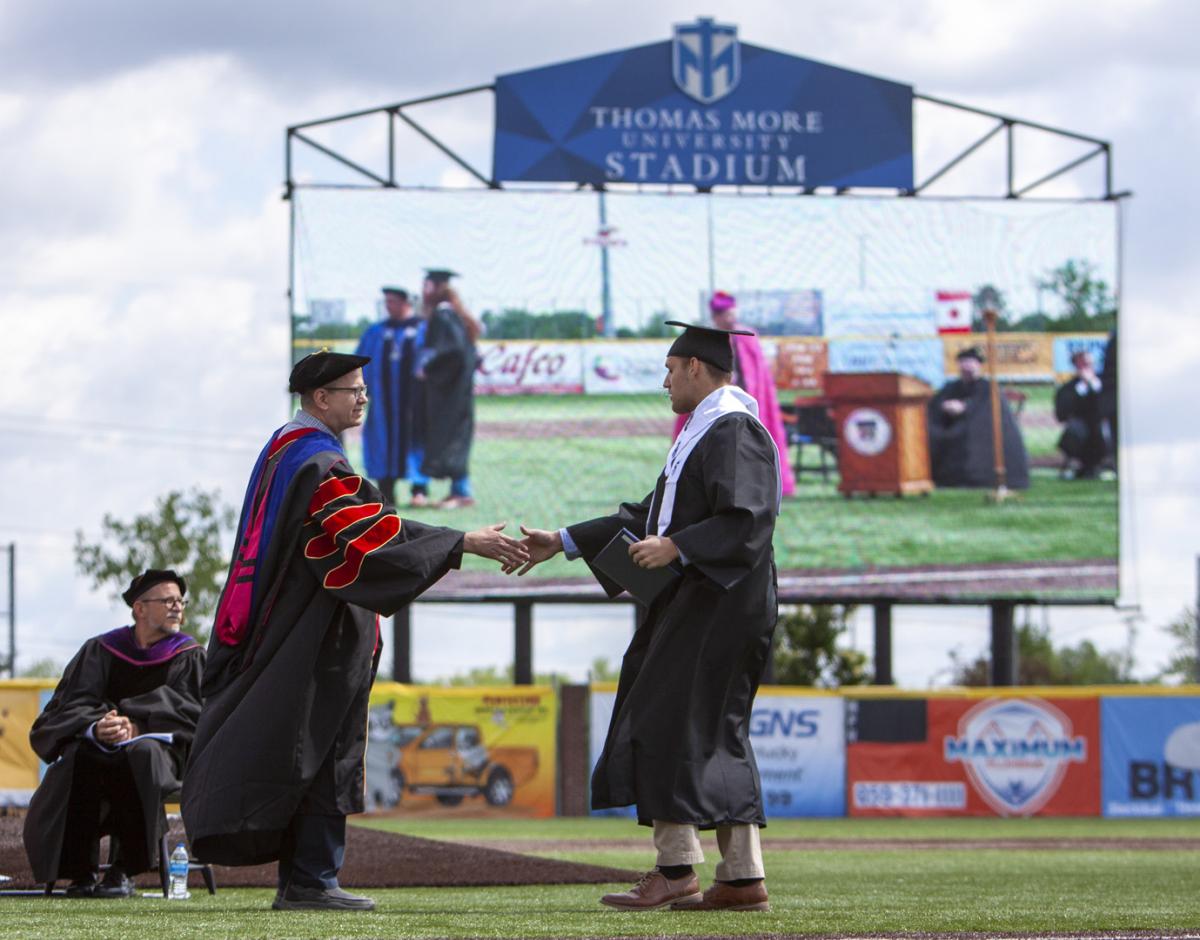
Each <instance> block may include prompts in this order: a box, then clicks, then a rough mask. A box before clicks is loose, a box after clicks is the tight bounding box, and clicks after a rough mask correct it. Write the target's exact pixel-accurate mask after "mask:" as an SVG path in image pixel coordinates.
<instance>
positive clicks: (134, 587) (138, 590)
mask: <svg viewBox="0 0 1200 940" xmlns="http://www.w3.org/2000/svg"><path fill="white" fill-rule="evenodd" d="M167 581H174V582H175V583H176V584H178V585H179V593H180V594H186V593H187V582H186V581H184V580H183V578H181V577H180V576H179V575H177V574H176V573H175V572H174V571H172V570H171V569H170V568H147V569H146V570H145V571H143V572H142V573H141V574H139V575H138V576H137V577H136V578H134V579H133V580H132V581H130V582H129V588H128V590H126V591H125V593H124V594H122V595H121V597H122V599H123V600H124V601H125V603H126V604H128V605H129V606H130V607H132V606H133V602H134V601H136V600H137V599H138V598H139V597H141V596H142V595H143V594H145V593H146V592H147V591H148V590H150V589H151V588H152V587H154V586H155V585H156V584H163V583H165V582H167Z"/></svg>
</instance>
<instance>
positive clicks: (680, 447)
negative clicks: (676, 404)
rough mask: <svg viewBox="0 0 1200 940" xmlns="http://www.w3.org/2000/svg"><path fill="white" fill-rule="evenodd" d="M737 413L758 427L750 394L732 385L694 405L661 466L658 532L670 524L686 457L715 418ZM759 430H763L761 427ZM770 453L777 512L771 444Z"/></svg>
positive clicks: (780, 487) (778, 483) (779, 482)
mask: <svg viewBox="0 0 1200 940" xmlns="http://www.w3.org/2000/svg"><path fill="white" fill-rule="evenodd" d="M737 412H741V413H742V414H748V415H750V417H751V418H753V419H754V420H755V421H758V423H759V425H760V426H762V422H761V421H759V418H758V402H757V401H755V400H754V397H753V396H752V395H748V394H747V393H746V392H744V391H742V390H741V389H740V388H738V387H737V386H736V385H722V386H721V387H720V388H718V389H717V390H716V391H714V392H712V393H710V394H709V395H708V396H707V397H706V398H705V399H704V400H703V401H702V402H700V404H698V405H697V406H696V410H695V411H693V412H692V413H691V415H690V416H689V417H688V419H687V422H686V423H685V424H684V426H683V430H682V431H680V432H679V437H677V438H675V443H674V444H672V445H671V450H670V451H669V452H668V453H667V463H666V466H665V467H664V468H663V474H664V475H665V477H666V479H665V481H664V482H663V495H662V506H661V507H660V508H659V510H658V526H657V529H658V534H659V535H662V534H663V533H665V532H666V531H667V527H668V526H669V525H670V524H671V515H672V514H673V512H674V510H675V487H676V484H678V482H679V475H680V473H682V472H683V465H684V464H685V463H687V459H688V457H690V456H691V453H692V451H693V450H694V449H695V447H696V445H697V444H699V443H700V440H701V438H703V437H704V435H705V434H707V433H708V429H709V428H711V427H712V426H713V424H714V423H715V422H716V421H717V419H718V418H723V417H724V416H725V415H727V414H734V413H737ZM763 430H764V431H765V430H766V427H765V426H764V427H763ZM768 436H769V435H768ZM771 453H773V454H774V455H775V485H776V487H777V490H778V496H777V499H776V503H775V508H776V512H778V510H779V506H780V505H781V504H782V501H783V483H782V479H781V477H780V473H779V451H778V450H777V449H776V448H775V447H772V448H771ZM649 515H650V516H653V515H654V501H653V500H651V502H650V514H649ZM647 518H649V516H648V517H647ZM648 534H649V533H647V535H648Z"/></svg>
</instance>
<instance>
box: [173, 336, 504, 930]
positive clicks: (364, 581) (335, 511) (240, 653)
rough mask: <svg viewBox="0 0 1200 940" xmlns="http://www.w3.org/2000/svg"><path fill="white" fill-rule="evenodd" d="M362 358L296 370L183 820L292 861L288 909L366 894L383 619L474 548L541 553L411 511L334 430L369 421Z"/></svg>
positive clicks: (213, 647) (239, 849)
mask: <svg viewBox="0 0 1200 940" xmlns="http://www.w3.org/2000/svg"><path fill="white" fill-rule="evenodd" d="M363 365H364V359H363V357H361V356H349V355H344V354H340V353H330V352H325V351H322V352H319V353H314V354H313V355H311V356H307V357H305V358H304V359H302V360H301V361H300V362H299V363H297V364H296V367H295V368H294V369H293V370H292V376H291V384H290V387H291V390H292V391H293V392H294V393H296V394H299V395H300V396H301V398H300V402H301V410H299V411H298V412H296V416H295V418H294V419H293V420H292V421H291V422H289V423H288V424H286V425H284V427H282V428H280V429H279V430H278V431H276V432H275V433H274V434H273V435H272V436H271V439H270V440H269V441H268V443H267V446H266V447H265V448H264V449H263V451H262V453H261V454H260V455H259V458H258V463H257V464H256V466H255V468H254V471H253V473H252V474H251V477H250V483H249V485H248V486H247V488H246V497H245V501H244V503H243V505H242V515H241V520H240V522H239V523H238V533H237V541H236V543H235V545H236V547H235V550H234V555H233V560H232V563H231V565H230V570H229V576H228V579H227V581H226V584H225V588H224V590H223V592H222V594H221V600H220V603H219V605H218V607H217V615H216V624H215V627H214V629H213V634H212V637H211V639H210V640H209V654H208V667H207V669H206V670H205V677H204V689H203V691H204V710H203V712H202V713H201V716H200V722H199V725H198V727H197V729H196V742H195V746H194V748H193V750H192V757H191V761H190V763H189V765H188V773H187V779H186V781H185V783H184V788H183V818H184V822H185V824H186V825H187V830H188V834H189V836H190V837H191V840H192V849H193V851H194V853H195V854H196V856H197V857H199V858H200V859H202V860H204V861H210V862H217V863H220V864H223V865H259V864H262V863H264V862H269V861H275V860H278V861H279V891H278V893H277V895H276V897H275V901H274V907H275V908H277V909H342V910H370V909H371V908H373V907H374V902H373V901H371V900H370V899H369V898H363V897H359V896H356V895H352V894H348V893H347V892H345V891H343V890H342V889H341V888H340V886H339V885H338V880H337V875H338V871H339V869H340V868H341V865H342V860H343V854H344V849H345V838H346V816H347V814H349V813H361V812H362V811H363V758H364V754H365V747H366V738H367V701H368V697H369V695H370V692H371V682H372V680H373V679H374V676H375V670H376V667H377V666H378V663H379V655H380V652H381V642H380V635H379V617H380V615H382V616H385V617H386V616H391V615H392V614H394V613H395V612H396V611H397V610H398V609H399V608H400V607H402V606H403V605H405V604H408V603H410V602H411V601H413V600H414V599H415V598H416V597H417V596H418V595H419V594H421V592H423V591H424V590H425V589H426V588H428V587H429V586H430V585H432V584H433V583H434V582H435V581H437V580H438V579H439V578H441V577H442V575H444V574H445V573H446V572H447V571H449V570H450V569H451V568H457V567H458V566H459V563H460V561H461V559H462V555H463V553H464V552H469V553H473V554H477V555H482V556H484V557H487V558H493V559H496V560H499V561H503V562H506V563H512V562H514V561H516V560H519V559H521V558H526V557H528V553H527V552H526V551H525V549H523V548H522V547H521V545H520V543H519V542H518V541H517V540H516V539H512V538H509V537H507V536H505V535H503V534H502V533H501V532H500V531H499V530H500V528H502V526H501V525H496V526H489V527H485V528H483V529H479V530H476V531H474V532H467V533H463V532H460V531H458V530H456V529H446V528H442V527H440V526H430V525H424V524H422V523H419V522H413V521H411V520H407V519H405V520H401V519H400V517H399V516H397V515H396V514H395V512H394V511H392V510H391V508H390V507H388V506H387V505H385V501H384V498H383V495H382V494H381V493H380V492H379V490H378V489H376V488H375V486H374V485H373V484H372V483H371V481H370V480H368V479H366V478H364V477H363V476H361V475H359V474H358V473H356V472H355V471H354V469H353V468H352V467H351V466H350V464H349V463H348V462H347V460H346V455H345V453H344V451H343V450H342V446H341V444H340V442H339V440H338V435H339V434H340V433H341V432H343V431H345V430H347V429H348V428H351V427H356V426H357V425H358V424H360V423H361V422H362V419H363V409H364V407H365V405H366V400H367V394H366V388H365V386H364V385H363V374H362V366H363Z"/></svg>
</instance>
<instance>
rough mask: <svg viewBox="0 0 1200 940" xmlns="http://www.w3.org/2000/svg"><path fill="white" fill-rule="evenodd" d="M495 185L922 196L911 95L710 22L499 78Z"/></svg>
mask: <svg viewBox="0 0 1200 940" xmlns="http://www.w3.org/2000/svg"><path fill="white" fill-rule="evenodd" d="M495 88H496V132H495V141H494V151H493V168H492V173H493V175H494V177H495V178H496V179H497V180H514V181H541V182H573V183H592V184H604V183H690V184H693V185H696V186H699V187H702V188H704V187H709V186H714V185H734V184H736V185H761V186H783V185H789V186H804V187H816V186H869V187H886V188H901V189H911V188H912V185H913V158H912V86H910V85H903V84H900V83H898V82H892V81H887V80H885V79H880V78H875V77H874V76H871V75H864V74H862V73H859V72H851V71H849V70H847V69H840V68H836V67H834V66H830V65H825V64H823V63H820V62H814V61H812V60H811V59H804V58H800V57H799V56H792V55H786V54H784V53H781V52H775V51H773V50H771V49H764V48H762V47H761V46H753V45H750V44H749V43H744V42H741V41H740V40H739V39H738V36H737V27H736V26H733V25H730V24H723V23H717V22H715V21H714V20H712V19H709V18H701V19H698V20H697V21H696V22H695V23H688V24H682V25H677V26H676V27H675V29H674V35H673V37H672V39H671V40H670V41H668V42H659V43H652V44H650V45H646V46H637V47H634V48H630V49H623V50H620V51H618V52H610V53H606V54H604V55H598V56H591V57H589V58H585V59H576V60H573V61H570V62H562V63H559V64H556V65H550V66H546V67H543V68H537V69H530V70H528V71H524V72H514V73H511V74H508V75H501V76H499V77H497V79H496V86H495Z"/></svg>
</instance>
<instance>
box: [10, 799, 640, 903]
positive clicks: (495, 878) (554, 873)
mask: <svg viewBox="0 0 1200 940" xmlns="http://www.w3.org/2000/svg"><path fill="white" fill-rule="evenodd" d="M22 822H23V820H22V819H20V818H18V817H12V816H5V817H0V874H3V875H7V876H8V877H10V878H11V879H12V881H7V882H4V883H3V886H4V887H5V888H32V887H35V883H34V881H33V873H32V872H31V871H30V870H29V863H28V862H27V861H26V858H25V848H24V846H23V845H22V843H21V824H22ZM182 836H183V830H182V829H181V828H178V827H176V828H174V829H173V830H172V837H173V838H182ZM102 849H103V851H102V853H101V857H102V858H104V857H106V854H105V853H106V852H107V848H106V847H102ZM213 871H214V873H215V875H216V879H217V888H218V890H219V889H220V887H221V886H222V885H225V886H238V887H255V888H259V887H261V888H273V887H275V865H274V864H270V865H257V866H253V867H247V868H227V867H225V866H223V865H214V866H213ZM640 874H641V872H634V871H627V870H625V869H619V868H608V867H605V866H601V865H583V864H579V863H576V862H562V861H556V860H554V859H548V858H535V857H533V856H530V855H523V854H518V852H513V851H506V850H503V849H495V848H488V847H480V846H474V845H463V844H460V843H453V842H436V841H434V840H432V839H418V838H415V837H412V836H402V835H397V834H395V833H391V832H381V831H379V830H377V829H363V828H361V827H359V826H350V827H349V828H348V830H347V838H346V864H345V866H344V867H343V868H342V872H341V877H340V880H341V882H342V884H344V885H346V886H348V887H359V888H422V887H482V886H495V885H551V884H611V883H627V882H630V881H634V880H636V879H637V878H638V876H639V875H640ZM136 880H137V883H138V884H139V885H142V886H144V887H155V886H157V884H158V875H157V873H154V872H151V873H147V874H143V875H140V876H138V878H137V879H136Z"/></svg>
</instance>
